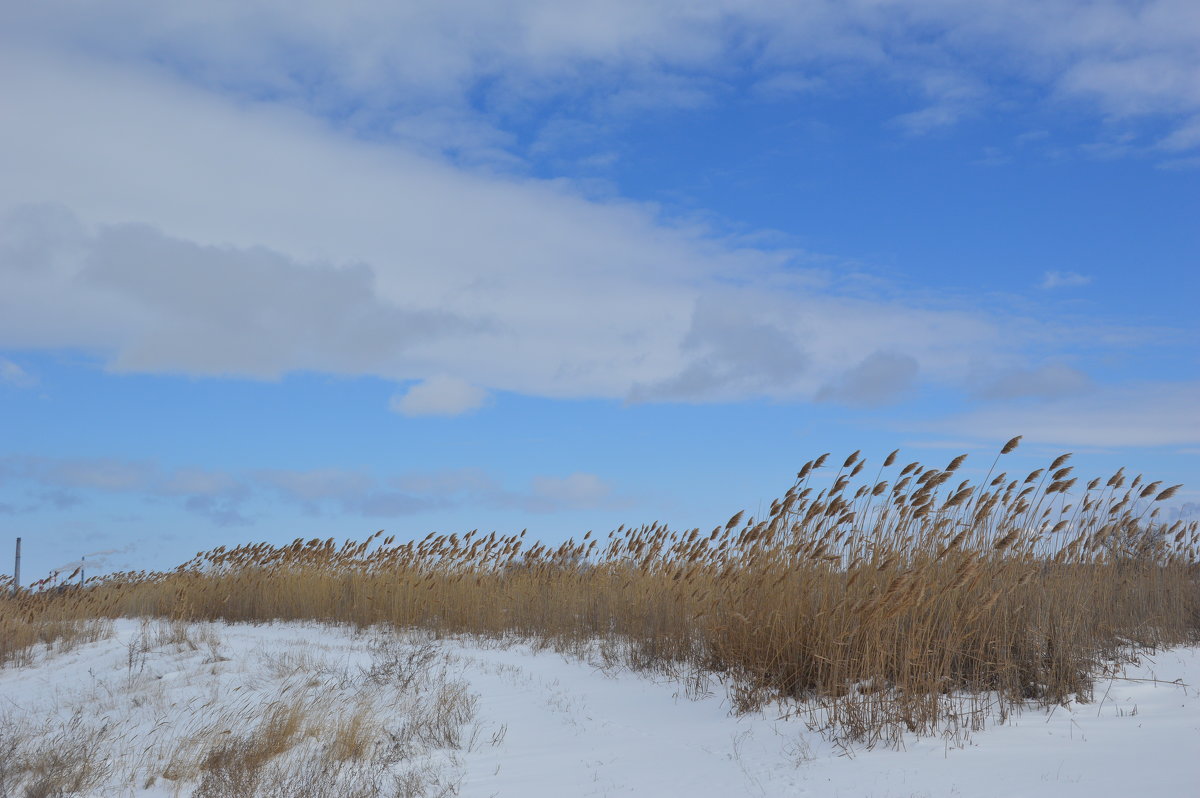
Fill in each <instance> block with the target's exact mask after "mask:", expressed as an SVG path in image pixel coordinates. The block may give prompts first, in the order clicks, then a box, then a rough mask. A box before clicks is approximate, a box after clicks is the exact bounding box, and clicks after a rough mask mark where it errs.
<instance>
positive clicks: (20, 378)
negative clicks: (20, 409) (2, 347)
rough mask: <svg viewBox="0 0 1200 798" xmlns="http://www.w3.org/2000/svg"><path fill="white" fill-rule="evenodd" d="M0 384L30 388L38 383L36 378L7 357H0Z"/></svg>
mask: <svg viewBox="0 0 1200 798" xmlns="http://www.w3.org/2000/svg"><path fill="white" fill-rule="evenodd" d="M0 384H4V385H12V386H14V387H16V388H32V387H34V386H35V385H37V384H38V378H37V377H35V376H34V375H32V374H30V373H29V372H28V371H26V370H25V369H23V368H21V367H20V366H19V365H17V364H16V363H14V362H12V361H11V360H9V359H8V358H4V357H0Z"/></svg>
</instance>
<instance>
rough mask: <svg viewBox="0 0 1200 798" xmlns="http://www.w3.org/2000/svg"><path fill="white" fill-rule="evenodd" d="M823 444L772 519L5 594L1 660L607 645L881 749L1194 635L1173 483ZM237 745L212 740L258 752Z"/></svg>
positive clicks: (326, 551) (1187, 543) (313, 560)
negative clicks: (387, 645)
mask: <svg viewBox="0 0 1200 798" xmlns="http://www.w3.org/2000/svg"><path fill="white" fill-rule="evenodd" d="M1018 440H1019V439H1013V441H1010V442H1009V444H1007V445H1006V446H1005V447H1004V449H1003V451H1002V454H1007V453H1008V452H1009V451H1011V450H1012V449H1014V448H1015V447H1016V446H1017V442H1018ZM828 457H829V456H828V455H822V456H821V457H819V458H817V459H816V460H814V461H810V462H808V463H806V464H805V465H804V467H803V468H802V469H801V470H800V472H799V474H798V475H797V480H796V482H795V484H794V486H793V487H792V488H791V489H790V490H789V491H788V492H787V493H786V495H784V496H783V497H781V498H780V499H779V500H778V501H776V502H774V503H773V504H772V506H771V509H770V512H769V513H768V515H767V516H766V517H764V518H761V519H755V518H745V517H744V515H743V514H742V513H738V514H737V515H735V516H734V517H733V518H731V519H730V520H729V521H728V523H726V524H723V525H721V526H718V527H716V528H714V529H712V530H710V531H702V530H699V529H691V530H682V531H675V530H671V529H669V528H667V526H666V525H664V524H660V523H654V524H650V525H648V526H642V527H638V528H631V529H625V528H621V529H618V530H617V531H615V532H613V533H610V534H609V535H608V536H607V538H603V539H597V538H595V537H593V536H592V535H591V533H588V534H587V535H584V536H583V538H582V540H569V541H567V542H565V543H562V544H561V545H557V546H552V545H548V544H544V543H539V542H533V541H528V540H526V538H525V535H524V533H521V534H518V535H509V536H499V535H496V534H495V533H491V534H481V533H479V532H470V533H467V534H465V535H457V534H450V535H430V536H428V537H426V538H425V539H424V540H421V541H412V542H405V543H397V542H395V541H394V540H393V539H392V538H391V537H387V538H383V537H382V533H378V534H377V535H376V536H374V537H373V538H371V539H369V540H367V541H363V542H358V543H356V542H348V543H346V544H345V545H342V546H336V545H335V543H334V541H333V540H332V539H329V540H325V541H322V540H310V541H307V542H306V541H304V540H296V541H295V542H293V543H292V544H290V545H286V546H281V547H276V546H271V545H267V544H255V545H247V546H242V547H239V548H235V549H230V550H226V549H224V548H219V549H216V550H214V551H211V552H207V553H203V554H199V555H197V557H196V558H195V559H194V560H192V561H191V562H188V563H186V564H184V565H181V566H180V567H179V568H177V569H176V570H174V571H171V572H169V573H153V574H151V573H127V574H118V575H113V576H109V577H105V578H103V579H99V580H93V581H92V582H90V583H89V586H88V587H87V588H86V589H85V590H82V591H77V592H75V593H71V594H64V595H26V596H23V597H21V598H20V599H18V600H12V599H9V600H6V601H5V602H4V603H3V604H0V625H2V626H3V629H4V634H3V636H2V637H0V640H4V641H5V643H4V645H5V646H6V648H5V649H3V650H0V659H3V658H13V657H19V656H21V652H22V650H23V647H24V646H27V645H29V644H31V643H34V642H37V641H38V640H46V639H52V638H53V637H54V636H55V635H59V636H61V635H62V634H64V631H63V630H64V629H66V628H69V622H70V621H72V620H74V619H95V618H104V617H115V616H139V615H140V616H163V617H169V618H176V619H186V620H211V619H224V620H229V621H262V620H267V619H279V620H319V621H329V622H337V623H349V624H355V625H358V626H361V627H366V626H371V625H375V624H388V625H393V626H395V627H398V628H424V629H429V630H434V631H436V632H437V633H467V634H473V635H484V636H514V635H515V636H520V637H523V638H525V639H530V640H533V641H535V642H539V643H541V644H545V645H554V646H558V647H564V648H572V647H576V648H579V647H586V646H588V645H593V644H595V643H596V641H602V642H605V643H607V644H608V645H609V647H610V651H619V652H620V657H621V658H622V660H623V663H624V664H626V665H629V666H630V667H635V668H641V669H646V668H650V669H659V670H663V671H670V672H675V673H680V674H697V673H710V674H717V675H719V676H720V677H721V678H724V679H726V680H727V681H728V682H729V683H731V684H732V685H733V686H734V695H735V696H736V697H737V699H738V701H739V706H740V708H742V709H747V708H751V707H754V706H756V705H757V704H758V703H760V702H761V701H763V700H766V699H769V698H776V697H783V698H788V699H797V700H801V701H804V702H806V703H805V706H806V707H807V708H808V709H807V711H809V712H810V713H811V718H812V720H813V722H814V723H816V724H817V725H818V726H820V727H822V728H824V729H825V730H827V731H828V732H829V733H830V734H832V735H833V736H835V737H837V738H841V739H847V740H857V741H865V742H867V743H875V742H880V741H883V742H894V741H896V740H898V738H899V735H900V734H902V733H903V732H905V731H912V732H917V733H923V734H930V733H937V732H949V733H957V732H956V730H964V729H969V728H971V727H972V726H977V725H978V724H979V723H980V722H981V720H980V718H981V717H982V716H983V714H986V713H994V712H1000V713H1001V714H1003V713H1005V712H1007V711H1010V710H1012V709H1014V708H1017V707H1019V706H1020V705H1022V704H1023V703H1024V702H1027V701H1030V700H1035V701H1038V702H1045V703H1056V702H1062V701H1064V700H1067V699H1068V698H1069V697H1078V698H1080V699H1084V700H1086V699H1087V698H1088V696H1089V694H1090V691H1091V677H1092V675H1093V674H1094V673H1095V672H1096V670H1097V668H1098V667H1099V666H1100V665H1101V663H1102V662H1104V661H1105V660H1106V659H1109V658H1113V657H1118V656H1120V655H1121V654H1122V652H1125V651H1128V650H1129V649H1130V648H1137V647H1156V646H1165V645H1171V644H1178V643H1181V642H1187V641H1195V640H1196V639H1197V635H1198V633H1200V579H1198V577H1200V575H1198V568H1200V565H1198V556H1197V554H1198V548H1197V544H1198V542H1200V540H1198V533H1197V524H1196V523H1195V522H1193V523H1190V524H1185V523H1184V522H1181V521H1180V522H1175V523H1173V524H1170V525H1168V524H1165V523H1160V522H1159V521H1158V520H1157V515H1158V510H1157V509H1156V507H1157V506H1158V505H1157V504H1156V503H1157V502H1160V501H1164V500H1166V499H1168V498H1170V497H1171V496H1172V495H1173V493H1174V491H1176V490H1177V486H1176V487H1166V486H1164V485H1162V483H1159V482H1148V481H1146V480H1144V479H1143V477H1141V476H1136V477H1132V478H1131V477H1129V476H1127V475H1126V474H1125V473H1124V472H1123V471H1118V472H1117V473H1116V474H1113V475H1112V476H1111V477H1108V478H1099V479H1093V480H1091V481H1089V482H1084V481H1082V480H1080V479H1079V478H1077V477H1075V476H1074V475H1073V468H1072V466H1071V465H1069V464H1068V463H1069V458H1070V455H1062V456H1061V457H1059V458H1057V459H1056V460H1054V462H1052V463H1051V464H1049V466H1048V467H1047V468H1045V469H1038V470H1035V471H1033V472H1032V473H1030V474H1028V475H1016V476H1012V475H1009V474H1007V473H998V468H999V466H1000V463H1001V458H1000V457H997V459H996V462H995V463H994V464H993V466H992V469H991V470H990V471H989V472H988V473H987V475H986V476H985V477H984V478H983V480H982V481H980V482H979V483H977V484H974V485H973V484H970V482H969V481H968V480H963V479H960V478H959V476H958V475H957V472H958V470H959V469H960V467H961V466H962V465H963V461H964V459H965V455H964V456H961V457H956V458H954V459H953V460H952V461H950V462H949V463H948V464H946V465H945V466H944V467H942V468H927V467H924V466H922V465H921V464H919V463H909V464H907V465H900V464H899V463H898V462H897V453H892V454H891V455H890V456H889V457H888V458H886V460H885V462H884V463H883V464H882V465H881V466H880V467H878V468H875V469H871V471H873V472H875V473H874V474H873V475H871V472H870V471H868V470H867V463H866V462H865V461H864V460H862V459H860V458H859V455H858V453H855V454H853V455H851V456H849V457H847V458H845V459H844V461H841V465H840V467H839V468H837V469H836V471H835V473H833V474H832V476H831V477H830V478H826V476H825V475H826V474H828V470H826V463H827V461H828ZM818 477H820V478H818ZM819 486H820V487H819ZM47 630H49V631H47ZM10 640H11V641H14V642H11V643H10V642H8V641H10ZM388 667H395V668H396V670H397V673H399V674H403V673H404V672H405V668H406V667H409V666H406V665H405V664H404V663H397V664H395V665H394V666H388ZM400 678H403V676H401V677H400ZM231 745H233V746H234V747H233V748H232V749H230V750H229V751H225V752H223V753H221V754H220V756H219V757H218V758H221V757H224V758H226V759H229V758H231V757H233V758H236V757H241V758H243V759H245V758H246V757H249V756H250V754H249V753H247V752H246V751H248V750H249V749H245V748H244V746H243V747H242V748H239V747H238V746H239V745H242V744H240V743H238V744H236V745H235V744H234V743H232V742H231ZM239 752H242V753H239ZM214 756H216V754H214ZM222 761H224V760H222Z"/></svg>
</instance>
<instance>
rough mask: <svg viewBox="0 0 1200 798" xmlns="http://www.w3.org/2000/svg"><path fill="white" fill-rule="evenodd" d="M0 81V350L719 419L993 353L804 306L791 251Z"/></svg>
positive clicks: (888, 312)
mask: <svg viewBox="0 0 1200 798" xmlns="http://www.w3.org/2000/svg"><path fill="white" fill-rule="evenodd" d="M0 61H2V62H4V63H3V64H2V65H0V66H2V67H3V68H0V90H2V92H0V93H3V94H4V96H5V97H6V103H7V105H8V107H9V108H10V109H11V110H12V112H13V113H12V114H11V117H10V121H8V122H6V124H5V125H4V126H3V127H2V128H0V166H2V167H3V171H4V173H5V175H6V179H5V181H4V182H3V183H2V184H0V208H3V207H7V208H9V209H10V210H9V211H8V213H7V214H4V215H3V218H2V219H0V274H2V275H3V279H4V281H5V288H6V290H5V292H4V293H3V294H0V346H6V347H18V348H20V347H31V348H32V347H83V348H86V349H90V350H92V351H95V352H96V353H97V354H99V355H100V356H101V357H103V358H104V359H105V361H106V362H107V363H108V365H109V367H110V368H113V369H117V370H125V371H152V372H175V373H185V374H200V375H209V374H234V375H241V376H250V377H260V378H275V377H278V376H279V375H281V374H284V373H288V372H289V371H295V370H319V371H325V372H332V373H344V374H372V375H378V376H382V377H386V378H389V379H395V380H402V381H407V380H423V379H428V378H431V377H437V375H439V374H454V375H456V376H457V378H458V379H461V380H463V381H465V382H468V383H470V384H471V385H474V386H478V388H479V389H481V390H491V389H498V390H511V391H517V392H521V393H526V394H533V395H541V396H549V397H583V396H600V397H609V398H624V397H630V396H633V397H634V398H654V399H685V400H710V399H720V400H731V399H738V398H741V397H745V396H752V395H766V396H773V397H778V398H786V397H793V398H796V397H802V396H805V395H811V393H812V392H814V391H815V390H817V389H818V388H819V387H820V386H821V385H823V384H826V383H827V382H829V381H830V380H831V379H834V378H835V377H836V376H837V375H838V374H840V373H841V372H842V371H843V370H844V369H845V364H846V363H853V362H857V361H861V360H862V359H863V358H865V357H867V356H868V355H870V354H871V352H873V351H875V350H876V349H878V348H880V346H881V345H883V344H884V343H886V344H887V345H889V346H894V347H896V348H897V349H902V350H903V351H906V352H908V353H910V354H911V356H913V357H915V358H917V359H918V360H920V362H921V364H922V372H923V374H925V375H927V376H929V377H930V378H933V379H946V380H954V379H957V378H958V376H957V375H958V374H959V373H960V372H961V370H962V369H963V368H964V367H965V364H967V363H968V362H970V360H971V357H972V356H973V353H977V352H978V351H979V350H980V349H983V350H988V351H990V350H993V349H996V348H1000V349H1005V350H1007V349H1009V348H1010V347H1011V345H1012V344H1011V343H1010V342H1011V341H1012V336H1008V337H1007V338H1006V336H1003V335H1001V334H1000V332H999V330H998V329H997V326H996V324H997V322H994V321H989V320H987V319H981V318H980V317H979V316H978V314H971V313H967V312H961V311H952V310H951V311H948V310H926V309H921V308H917V307H911V306H906V305H905V304H903V303H902V302H898V301H888V300H876V301H868V300H862V299H855V298H853V296H852V295H849V294H843V293H838V292H837V291H836V289H833V288H826V289H822V288H821V287H820V286H819V285H817V284H814V283H813V282H812V281H810V280H806V279H805V278H804V276H803V273H802V272H800V270H798V269H797V268H796V267H797V265H798V261H799V258H798V254H799V253H794V252H790V251H786V250H769V249H760V248H753V247H750V246H739V245H738V244H736V243H735V242H732V241H726V240H722V239H720V238H718V237H716V236H714V235H713V234H712V233H711V232H710V231H708V230H706V229H704V228H702V227H699V226H695V225H693V226H683V225H679V224H669V223H666V222H665V221H663V220H662V219H660V218H659V217H657V216H656V214H655V212H654V209H653V208H650V207H647V206H641V205H636V204H632V203H625V202H619V201H599V200H590V199H587V198H585V197H584V196H582V195H580V194H578V193H576V192H574V191H572V190H571V188H570V187H569V186H567V185H565V184H562V183H560V182H555V181H536V180H529V179H523V178H517V177H511V176H500V175H491V174H483V173H475V172H470V171H464V170H462V169H456V168H454V167H451V166H449V165H447V164H445V163H442V162H439V161H436V160H432V159H429V158H425V157H421V156H417V155H413V154H412V153H410V152H407V151H405V150H402V149H396V148H394V147H384V146H380V145H375V144H369V143H363V142H361V141H358V140H355V139H352V138H349V137H343V136H340V135H337V134H335V133H334V132H332V131H330V130H328V129H325V128H323V127H322V126H320V125H318V124H315V123H313V122H311V121H309V120H304V119H300V118H298V117H297V116H295V115H294V114H291V113H289V112H285V111H282V110H280V109H263V108H255V107H245V106H242V105H239V104H236V103H231V102H225V101H221V100H219V99H217V98H214V97H212V96H209V95H206V94H203V93H201V92H199V91H197V90H195V89H191V88H186V87H181V86H180V85H178V84H175V83H172V82H170V81H166V80H164V79H161V78H159V77H154V76H152V75H144V74H137V73H132V72H129V71H128V70H125V69H121V68H117V67H105V66H99V65H94V64H80V63H75V62H72V61H70V60H57V61H46V60H45V59H43V58H41V57H34V56H28V55H22V54H21V53H20V52H19V51H16V50H8V51H0ZM13 76H21V77H20V78H19V79H17V78H16V77H13ZM48 97H53V98H55V99H54V102H52V103H47V99H46V98H48ZM127 119H138V120H141V123H140V124H139V125H137V126H129V125H127V124H125V122H124V121H122V120H127ZM47 131H50V133H49V134H48V133H47ZM114 187H120V189H119V190H114ZM30 203H51V204H41V205H37V204H30ZM130 220H133V221H136V222H137V223H136V224H130V223H129V222H130ZM798 272H800V273H799V274H798ZM639 386H640V387H639ZM437 387H438V383H433V384H432V385H431V386H426V387H425V388H424V389H422V390H420V391H418V393H417V397H418V398H419V397H420V394H421V393H427V394H428V393H430V392H432V391H433V390H434V389H435V388H437ZM444 387H445V386H444V385H443V388H444ZM460 389H461V386H460ZM442 392H443V393H445V391H442ZM639 392H640V393H639ZM458 395H459V397H460V405H462V406H464V407H465V406H472V405H473V404H474V403H477V401H478V397H479V394H478V393H477V392H475V393H472V392H466V391H464V390H460V391H459V394H458ZM464 396H465V398H463V397H464ZM472 396H473V397H474V399H472V398H471V397H472ZM468 400H470V401H468ZM413 401H414V402H415V401H416V400H415V399H414V400H413ZM401 403H402V406H403V401H402V402H401ZM413 407H414V408H416V407H420V405H417V404H413ZM426 407H428V405H426Z"/></svg>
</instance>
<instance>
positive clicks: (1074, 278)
mask: <svg viewBox="0 0 1200 798" xmlns="http://www.w3.org/2000/svg"><path fill="white" fill-rule="evenodd" d="M1091 282H1092V278H1091V277H1090V276H1089V275H1086V274H1079V273H1078V272H1059V271H1051V272H1046V273H1045V274H1043V275H1042V282H1041V284H1040V287H1041V288H1042V289H1044V290H1047V291H1050V290H1053V289H1055V288H1078V287H1079V286H1083V285H1088V284H1090V283H1091Z"/></svg>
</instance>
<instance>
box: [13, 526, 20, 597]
mask: <svg viewBox="0 0 1200 798" xmlns="http://www.w3.org/2000/svg"><path fill="white" fill-rule="evenodd" d="M20 592H21V539H20V538H17V556H16V558H15V559H14V561H13V595H14V596H15V595H16V594H17V593H20Z"/></svg>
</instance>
